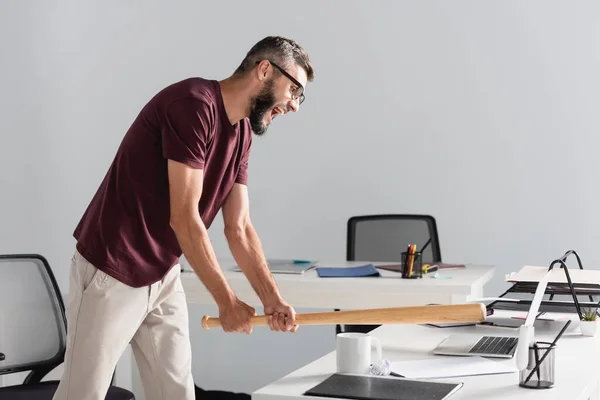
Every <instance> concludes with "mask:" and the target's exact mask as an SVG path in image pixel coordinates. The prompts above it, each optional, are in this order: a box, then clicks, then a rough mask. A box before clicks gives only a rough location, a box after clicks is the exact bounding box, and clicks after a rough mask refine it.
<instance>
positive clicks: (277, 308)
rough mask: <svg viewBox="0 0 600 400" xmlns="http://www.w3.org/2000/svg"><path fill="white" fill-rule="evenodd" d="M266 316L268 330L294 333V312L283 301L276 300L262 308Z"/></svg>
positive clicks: (295, 328)
mask: <svg viewBox="0 0 600 400" xmlns="http://www.w3.org/2000/svg"><path fill="white" fill-rule="evenodd" d="M264 311H265V315H268V316H269V318H268V321H269V328H271V330H272V331H275V332H296V330H297V329H298V325H296V311H294V308H293V307H292V306H290V305H289V304H288V303H286V302H285V301H284V300H283V299H281V298H278V299H275V300H274V301H273V302H270V303H267V304H265V306H264Z"/></svg>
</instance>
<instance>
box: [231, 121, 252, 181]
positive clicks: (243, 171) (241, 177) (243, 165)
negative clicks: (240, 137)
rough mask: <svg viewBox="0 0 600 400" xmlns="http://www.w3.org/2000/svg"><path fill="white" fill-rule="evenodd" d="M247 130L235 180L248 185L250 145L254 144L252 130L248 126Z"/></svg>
mask: <svg viewBox="0 0 600 400" xmlns="http://www.w3.org/2000/svg"><path fill="white" fill-rule="evenodd" d="M246 132H247V138H246V139H245V140H244V151H243V153H242V159H241V162H240V168H239V170H238V173H237V176H236V178H235V182H236V183H239V184H242V185H246V186H248V160H249V159H250V147H251V146H252V131H251V129H250V128H249V127H248V129H247V130H246Z"/></svg>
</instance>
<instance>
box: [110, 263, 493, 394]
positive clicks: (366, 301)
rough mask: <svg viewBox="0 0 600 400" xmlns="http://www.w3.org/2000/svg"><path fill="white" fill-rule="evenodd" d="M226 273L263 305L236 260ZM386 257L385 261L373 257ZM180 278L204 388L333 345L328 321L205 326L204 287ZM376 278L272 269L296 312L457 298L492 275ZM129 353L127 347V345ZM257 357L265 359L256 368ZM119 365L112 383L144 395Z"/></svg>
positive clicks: (270, 376)
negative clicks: (235, 330)
mask: <svg viewBox="0 0 600 400" xmlns="http://www.w3.org/2000/svg"><path fill="white" fill-rule="evenodd" d="M219 262H220V263H221V267H222V268H223V272H224V274H225V277H226V279H227V281H228V282H229V284H230V285H231V287H232V288H233V290H234V291H235V293H236V294H237V295H238V297H239V298H240V299H242V300H243V301H246V302H247V303H249V304H250V305H252V306H254V307H256V309H257V313H258V314H261V313H262V312H263V311H262V305H261V304H260V302H259V301H258V298H257V296H256V294H255V293H254V291H253V290H252V287H251V286H250V284H249V283H248V280H247V278H246V276H245V275H244V274H243V273H242V272H236V271H233V270H232V267H233V266H234V265H235V262H234V261H232V260H219ZM319 264H320V265H323V266H327V267H335V266H340V267H343V266H353V265H364V264H365V262H344V261H341V262H340V261H332V262H321V263H319ZM373 264H376V265H377V264H385V263H373ZM183 266H184V269H185V270H186V272H183V273H182V276H181V279H182V283H183V286H184V290H185V292H186V296H187V301H188V307H189V312H190V334H191V338H192V349H193V360H192V362H193V372H194V378H195V382H196V384H198V385H199V386H201V387H202V388H204V389H216V390H228V391H236V392H245V393H251V392H253V391H254V390H256V389H258V388H260V387H262V386H264V385H266V384H268V383H269V382H272V381H274V380H276V379H278V378H280V377H282V376H284V375H285V374H287V373H289V372H291V371H294V370H296V369H298V368H300V367H301V366H302V365H305V364H307V363H309V362H310V361H312V360H314V359H315V358H318V357H320V356H322V355H323V354H327V353H328V352H330V351H331V350H332V349H334V348H335V327H334V326H331V325H328V326H304V327H300V329H298V332H296V333H294V334H290V333H280V332H270V331H269V330H268V328H266V327H258V328H255V329H254V331H253V333H252V334H251V335H249V336H247V335H240V334H235V335H231V334H225V333H223V332H222V331H221V330H220V329H212V330H208V331H206V330H204V329H202V327H201V325H200V320H201V318H202V315H204V314H207V315H212V316H218V310H217V307H216V305H215V304H214V300H213V299H212V297H211V296H210V293H209V292H208V291H207V290H206V288H205V287H204V285H203V284H202V282H201V281H200V279H199V278H198V276H197V275H196V274H195V273H194V272H193V271H191V268H190V267H189V266H187V265H185V264H183ZM380 273H381V275H382V276H381V277H378V278H373V277H369V278H319V277H318V275H317V273H316V271H315V270H310V271H307V272H305V273H304V275H287V274H275V275H274V278H275V280H276V282H277V285H278V287H279V289H280V291H281V294H282V296H283V298H284V299H285V300H286V301H288V302H289V303H290V304H292V305H293V306H294V308H295V309H296V312H298V313H300V312H315V311H323V310H327V311H331V310H333V309H335V308H339V309H358V308H376V307H388V306H389V307H393V306H406V305H422V304H427V303H441V304H449V303H461V302H464V301H466V300H467V299H468V298H469V297H470V296H474V297H480V296H482V295H483V287H484V285H485V284H486V283H487V282H489V281H490V279H491V278H492V277H493V273H494V267H492V266H474V265H473V266H467V268H465V269H459V270H451V271H444V272H443V274H444V275H449V276H452V279H444V280H441V279H432V278H430V277H427V276H425V277H424V278H422V279H418V280H405V279H401V278H400V275H399V274H398V273H395V272H391V271H385V270H381V271H380ZM129 354H130V352H129ZM257 360H261V361H263V362H265V364H264V365H265V367H263V368H260V369H259V368H256V365H257ZM121 366H122V368H120V369H119V370H118V373H119V377H118V378H119V379H117V381H118V383H119V384H120V385H122V386H124V387H127V382H128V381H129V382H132V383H130V385H132V386H133V390H134V392H135V394H136V396H138V400H143V399H144V397H143V393H142V390H141V385H140V382H139V377H138V372H137V367H136V365H135V363H134V362H133V360H132V359H131V356H130V355H128V356H126V357H123V359H122V362H121Z"/></svg>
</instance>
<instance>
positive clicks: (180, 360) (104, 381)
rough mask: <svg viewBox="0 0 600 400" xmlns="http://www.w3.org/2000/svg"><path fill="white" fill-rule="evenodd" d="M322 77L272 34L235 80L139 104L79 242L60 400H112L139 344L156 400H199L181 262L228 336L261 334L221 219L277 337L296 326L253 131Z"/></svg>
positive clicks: (199, 84)
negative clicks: (267, 241) (271, 259)
mask: <svg viewBox="0 0 600 400" xmlns="http://www.w3.org/2000/svg"><path fill="white" fill-rule="evenodd" d="M312 80H313V67H312V64H311V61H310V60H309V57H308V55H307V54H306V52H305V51H304V50H303V49H302V48H301V47H300V46H299V45H298V44H297V43H296V42H295V41H293V40H290V39H287V38H283V37H279V36H270V37H266V38H264V39H263V40H261V41H260V42H258V43H256V45H254V46H253V47H252V48H251V49H250V51H249V52H248V53H247V55H246V57H245V58H244V60H243V61H242V63H241V64H240V66H239V67H238V68H237V69H236V70H235V72H234V73H233V74H232V75H231V76H229V77H228V78H226V79H223V80H220V81H216V80H209V79H204V78H190V79H186V80H183V81H181V82H177V83H174V84H172V85H170V86H168V87H166V88H164V89H163V90H161V91H160V92H159V93H157V94H156V95H155V96H154V97H153V98H152V99H151V100H150V101H149V102H148V103H147V104H146V105H145V106H144V107H143V108H142V110H141V112H140V113H139V114H138V116H137V118H136V119H135V120H134V122H133V124H132V125H131V127H130V128H129V130H128V131H127V133H126V134H125V136H124V138H123V140H122V142H121V144H120V146H119V148H118V151H117V153H116V155H115V158H114V160H113V162H112V164H111V166H110V168H109V169H108V172H107V174H106V176H105V177H104V179H103V181H102V182H101V184H100V186H99V188H98V190H97V192H96V194H95V196H94V197H93V198H92V199H91V202H90V203H89V205H88V207H87V209H86V210H85V212H84V214H83V216H82V218H81V220H80V221H79V223H78V225H77V227H76V228H75V231H74V234H73V235H74V237H75V239H76V248H75V251H74V254H73V258H72V260H71V266H70V281H69V286H70V287H69V299H68V305H67V326H68V332H67V347H66V354H65V362H64V373H63V376H62V379H61V381H60V385H59V387H58V390H57V392H56V394H55V396H54V399H55V400H71V399H77V400H102V399H104V398H105V396H106V393H107V391H108V388H109V386H110V382H111V378H112V374H113V372H114V370H115V368H116V364H117V361H118V360H119V358H120V357H121V355H122V353H123V352H124V350H125V348H126V346H127V345H128V344H130V343H131V345H132V349H133V352H134V355H135V358H136V362H137V364H138V367H139V371H140V375H141V378H142V381H143V385H144V391H145V393H146V398H147V399H159V398H160V399H178V400H193V399H194V398H195V394H194V383H193V377H192V359H191V346H190V338H189V325H188V311H187V304H186V299H185V294H184V292H183V289H182V285H181V281H180V271H181V268H180V266H179V258H180V256H182V255H184V256H185V257H186V259H187V260H188V262H189V263H190V265H191V267H192V269H193V270H194V271H195V272H196V274H197V275H198V277H199V279H200V280H201V281H202V283H203V284H204V285H205V286H206V288H207V290H208V291H209V292H210V294H211V295H212V297H213V299H214V300H215V303H216V304H217V306H218V310H219V317H220V319H221V323H222V326H223V330H224V331H225V332H242V333H246V334H248V333H250V332H251V330H252V326H251V324H250V317H252V316H253V315H255V314H256V313H255V310H254V308H252V307H250V306H249V305H248V304H246V303H244V302H242V301H240V300H239V299H238V298H237V296H236V294H235V293H234V292H233V291H232V289H231V288H230V286H229V285H228V283H227V281H226V279H225V278H224V276H223V273H222V270H221V268H220V266H219V264H218V263H217V259H216V256H215V254H214V250H213V247H212V245H211V241H210V239H209V235H208V233H207V229H208V228H209V227H210V225H211V223H212V221H213V219H214V217H215V216H216V214H217V213H218V211H219V210H222V215H223V219H224V226H225V236H226V239H227V242H228V244H229V248H230V249H231V253H232V255H233V257H234V259H235V260H236V262H237V264H238V265H239V266H240V268H241V269H242V270H243V272H244V274H245V276H246V278H247V279H248V281H249V282H250V284H251V285H252V287H253V289H254V290H255V291H256V294H257V295H258V297H259V299H260V300H261V302H262V304H263V306H264V313H265V314H266V315H269V327H270V329H271V330H273V331H278V332H294V331H295V330H296V329H297V325H296V324H295V322H296V321H295V311H294V309H293V307H292V306H291V305H289V304H288V303H286V301H285V300H284V299H283V298H282V296H281V295H280V293H279V291H278V288H277V286H276V285H275V281H274V279H273V277H272V275H271V273H270V271H269V269H268V266H267V262H266V259H265V256H264V254H263V251H262V248H261V243H260V240H259V238H258V235H257V233H256V231H255V230H254V228H253V226H252V223H251V221H250V214H249V208H248V191H247V183H248V172H247V170H248V159H249V157H250V148H251V143H252V133H254V134H256V135H263V134H264V133H265V132H266V130H267V128H268V127H269V125H270V124H271V123H272V121H273V120H274V119H275V118H276V117H277V116H279V115H280V114H286V113H287V112H289V111H294V112H296V111H298V109H299V107H300V104H302V102H303V101H304V98H305V93H304V90H305V87H306V84H307V82H309V81H312ZM198 322H199V321H198Z"/></svg>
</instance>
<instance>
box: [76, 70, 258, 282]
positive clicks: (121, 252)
mask: <svg viewBox="0 0 600 400" xmlns="http://www.w3.org/2000/svg"><path fill="white" fill-rule="evenodd" d="M251 142H252V130H251V128H250V123H249V122H248V120H247V119H243V120H242V121H240V122H239V123H237V124H235V125H231V123H230V122H229V119H228V117H227V114H226V112H225V107H224V105H223V98H222V96H221V91H220V86H219V83H218V82H217V81H213V80H206V79H202V78H190V79H186V80H184V81H181V82H177V83H175V84H173V85H171V86H169V87H167V88H165V89H163V90H162V91H160V92H159V93H158V94H157V95H156V96H154V98H152V99H151V100H150V101H149V102H148V103H147V104H146V105H145V106H144V108H143V109H142V110H141V112H140V114H139V115H138V117H137V118H136V119H135V121H134V122H133V124H132V126H131V127H130V128H129V130H128V131H127V133H126V135H125V137H124V138H123V141H122V143H121V145H120V147H119V149H118V151H117V154H116V156H115V158H114V160H113V162H112V164H111V166H110V169H109V170H108V173H107V175H106V176H105V178H104V180H103V181H102V183H101V185H100V187H99V188H98V191H97V192H96V194H95V196H94V197H93V199H92V201H91V202H90V204H89V206H88V208H87V210H86V211H85V213H84V214H83V217H82V219H81V221H80V222H79V224H78V225H77V227H76V229H75V232H74V237H75V238H76V239H77V249H78V250H79V252H80V253H81V254H82V255H83V256H84V257H85V258H86V259H87V260H88V261H89V262H90V263H92V264H93V265H94V266H95V267H96V268H98V269H100V270H102V271H104V272H106V273H107V274H109V275H111V276H113V277H114V278H116V279H118V280H120V281H121V282H123V283H125V284H127V285H129V286H133V287H141V286H145V285H149V284H152V283H154V282H156V281H159V280H160V279H162V278H163V276H164V275H165V274H166V273H167V272H168V271H169V270H170V269H171V268H172V267H173V266H174V265H175V264H177V263H178V262H179V257H180V256H181V255H182V251H181V248H180V246H179V243H178V242H177V239H176V237H175V233H174V232H173V230H172V229H171V226H170V224H169V220H170V213H169V209H170V207H169V182H168V170H167V159H172V160H175V161H179V162H182V163H184V164H187V165H189V166H191V167H193V168H198V169H203V171H204V172H203V174H204V182H203V188H202V197H201V198H200V202H199V204H198V210H199V212H200V216H201V218H202V221H203V222H204V224H205V225H206V227H207V228H208V227H210V225H211V223H212V221H213V219H214V218H215V215H216V214H217V213H218V211H219V209H220V208H221V206H222V204H223V202H224V201H225V198H226V197H227V195H228V194H229V192H230V190H231V188H232V187H233V185H234V183H236V182H237V183H241V184H244V185H245V184H247V167H248V156H249V154H250V146H251Z"/></svg>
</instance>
